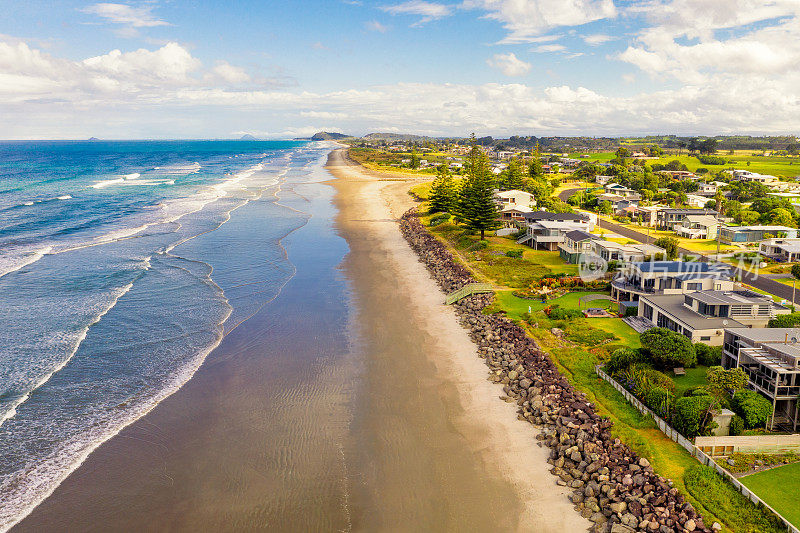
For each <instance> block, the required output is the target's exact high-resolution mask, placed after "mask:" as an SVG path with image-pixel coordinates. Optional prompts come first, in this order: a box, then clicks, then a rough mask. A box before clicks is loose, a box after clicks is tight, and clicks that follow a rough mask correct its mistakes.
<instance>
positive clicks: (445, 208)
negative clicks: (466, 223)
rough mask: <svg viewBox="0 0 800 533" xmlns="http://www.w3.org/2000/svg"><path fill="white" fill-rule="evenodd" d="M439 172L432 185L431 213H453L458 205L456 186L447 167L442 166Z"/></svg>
mask: <svg viewBox="0 0 800 533" xmlns="http://www.w3.org/2000/svg"><path fill="white" fill-rule="evenodd" d="M437 170H438V172H437V174H436V179H435V180H433V185H431V194H430V197H429V198H430V200H429V201H430V206H431V207H430V212H431V213H451V212H452V211H453V207H454V206H455V203H456V184H455V182H454V181H453V178H452V176H450V171H449V170H448V169H447V166H446V165H440V166H439V168H438V169H437Z"/></svg>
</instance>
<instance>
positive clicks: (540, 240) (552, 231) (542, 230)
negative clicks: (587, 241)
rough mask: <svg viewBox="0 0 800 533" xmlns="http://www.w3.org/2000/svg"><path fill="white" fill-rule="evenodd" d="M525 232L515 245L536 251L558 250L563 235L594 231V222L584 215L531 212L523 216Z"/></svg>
mask: <svg viewBox="0 0 800 533" xmlns="http://www.w3.org/2000/svg"><path fill="white" fill-rule="evenodd" d="M524 219H525V224H526V228H527V231H526V233H525V235H523V236H522V237H521V238H520V239H519V240H517V243H519V244H523V243H525V244H528V245H529V246H531V247H532V248H535V249H537V250H551V251H555V250H557V249H558V245H559V244H560V243H562V242H563V241H564V235H565V234H567V233H568V232H570V231H574V230H583V231H587V232H589V231H591V230H592V229H594V222H593V221H592V219H591V218H589V217H588V216H586V215H583V214H578V213H550V212H547V211H533V212H531V213H526V214H525V215H524Z"/></svg>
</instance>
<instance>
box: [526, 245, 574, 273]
mask: <svg viewBox="0 0 800 533" xmlns="http://www.w3.org/2000/svg"><path fill="white" fill-rule="evenodd" d="M523 257H524V258H525V259H527V260H529V261H532V262H534V263H536V264H539V265H543V266H546V267H547V268H549V269H550V271H551V272H553V273H554V274H567V275H568V276H574V275H576V274H577V273H578V265H571V264H569V263H565V262H564V260H563V259H561V256H560V255H559V254H558V252H547V251H545V250H532V249H531V248H530V247H527V246H526V247H525V253H524V254H523Z"/></svg>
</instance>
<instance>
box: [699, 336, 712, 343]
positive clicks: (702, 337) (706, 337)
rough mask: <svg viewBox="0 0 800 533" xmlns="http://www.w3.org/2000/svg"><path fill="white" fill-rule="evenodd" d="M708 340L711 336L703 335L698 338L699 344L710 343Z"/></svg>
mask: <svg viewBox="0 0 800 533" xmlns="http://www.w3.org/2000/svg"><path fill="white" fill-rule="evenodd" d="M710 340H711V336H709V335H703V336H701V337H700V341H701V342H702V341H710Z"/></svg>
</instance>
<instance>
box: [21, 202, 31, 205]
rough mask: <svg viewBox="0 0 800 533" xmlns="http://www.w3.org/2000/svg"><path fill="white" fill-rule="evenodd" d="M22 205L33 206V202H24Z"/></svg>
mask: <svg viewBox="0 0 800 533" xmlns="http://www.w3.org/2000/svg"><path fill="white" fill-rule="evenodd" d="M22 205H33V202H24V203H23V204H22Z"/></svg>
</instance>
